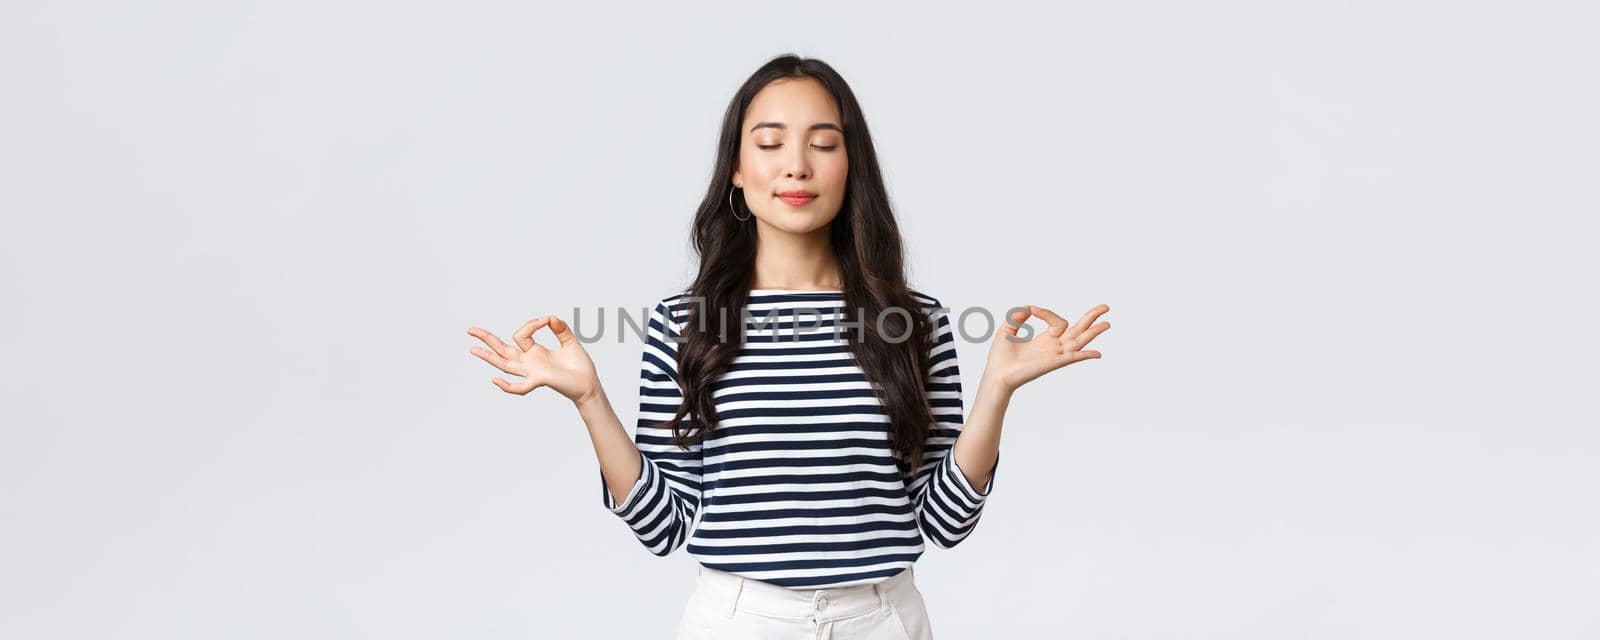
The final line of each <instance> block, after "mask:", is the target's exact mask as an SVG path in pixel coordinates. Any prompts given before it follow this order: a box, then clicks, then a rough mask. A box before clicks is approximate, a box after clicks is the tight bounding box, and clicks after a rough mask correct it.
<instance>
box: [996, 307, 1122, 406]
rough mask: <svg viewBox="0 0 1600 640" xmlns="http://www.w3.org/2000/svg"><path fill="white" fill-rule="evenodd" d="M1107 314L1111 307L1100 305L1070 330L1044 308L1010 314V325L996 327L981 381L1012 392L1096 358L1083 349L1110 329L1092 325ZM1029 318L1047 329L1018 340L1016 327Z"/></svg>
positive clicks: (1106, 324)
mask: <svg viewBox="0 0 1600 640" xmlns="http://www.w3.org/2000/svg"><path fill="white" fill-rule="evenodd" d="M1110 310H1111V307H1109V306H1106V305H1103V304H1102V305H1100V306H1097V307H1095V308H1093V309H1090V310H1089V312H1088V313H1085V314H1083V317H1082V318H1079V319H1078V323H1077V324H1075V325H1071V326H1068V325H1067V321H1066V320H1064V319H1062V318H1061V316H1058V315H1056V313H1055V312H1054V311H1051V310H1049V309H1046V308H1044V307H1038V306H1034V305H1028V306H1027V307H1025V310H1019V311H1016V312H1014V313H1012V314H1011V316H1010V318H1011V322H1007V323H1005V324H1002V325H1001V326H1000V330H999V331H996V332H995V334H994V340H993V341H992V342H991V343H990V345H989V362H988V364H986V365H985V369H984V371H983V376H984V378H986V379H988V380H992V381H993V382H994V383H995V384H998V385H1000V387H1001V388H1002V389H1004V390H1006V391H1008V392H1009V391H1015V390H1016V389H1017V388H1018V387H1021V386H1022V385H1024V384H1026V383H1028V382H1029V381H1032V380H1034V379H1035V378H1038V377H1039V376H1042V375H1044V374H1046V373H1049V372H1051V371H1055V370H1056V369H1060V368H1061V367H1064V366H1067V365H1069V364H1072V363H1074V362H1078V361H1080V360H1092V359H1095V358H1099V357H1100V352H1099V351H1085V350H1084V347H1085V346H1088V344H1089V341H1091V340H1094V338H1095V336H1098V335H1100V334H1101V333H1102V332H1104V331H1105V330H1106V329H1110V328H1111V323H1109V322H1102V323H1100V324H1094V321H1095V320H1096V319H1097V318H1099V317H1100V316H1101V314H1104V313H1105V312H1107V311H1110ZM1031 316H1038V317H1039V319H1040V320H1044V321H1045V324H1047V325H1049V326H1047V327H1045V329H1044V331H1041V332H1039V334H1038V335H1035V336H1033V337H1032V338H1030V339H1027V340H1022V339H1019V338H1018V337H1017V329H1018V327H1020V326H1021V325H1022V324H1023V323H1025V322H1027V321H1028V318H1029V317H1031Z"/></svg>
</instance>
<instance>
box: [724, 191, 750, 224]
mask: <svg viewBox="0 0 1600 640" xmlns="http://www.w3.org/2000/svg"><path fill="white" fill-rule="evenodd" d="M735 191H744V188H743V187H734V188H732V189H729V190H728V208H729V209H733V217H734V219H735V220H738V221H740V222H744V221H746V220H749V219H750V216H751V215H753V214H749V213H746V214H744V217H743V218H740V217H739V207H736V206H734V205H733V192H735Z"/></svg>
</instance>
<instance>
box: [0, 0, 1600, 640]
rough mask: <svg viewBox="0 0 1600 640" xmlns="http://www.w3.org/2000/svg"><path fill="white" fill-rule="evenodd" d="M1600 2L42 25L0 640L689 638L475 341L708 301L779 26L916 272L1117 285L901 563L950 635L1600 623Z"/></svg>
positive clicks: (127, 6)
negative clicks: (609, 313)
mask: <svg viewBox="0 0 1600 640" xmlns="http://www.w3.org/2000/svg"><path fill="white" fill-rule="evenodd" d="M1596 18H1597V14H1596V12H1595V11H1594V10H1593V9H1592V7H1586V6H1583V3H1578V2H1567V3H1561V2H1537V1H1535V2H1517V3H1512V2H1468V3H1461V2H1417V1H1402V2H1395V1H1387V2H1320V3H1273V2H1222V3H1185V2H1158V3H1150V2H1139V3H1081V2H1080V3H1069V4H1060V3H1053V4H1052V5H1051V6H1050V7H1049V8H1042V7H1035V6H1028V5H1012V4H997V3H985V4H984V5H982V6H981V7H980V6H978V5H975V4H967V5H961V6H954V7H937V6H932V5H928V4H925V3H916V4H912V3H833V2H826V3H753V2H745V3H701V4H695V5H693V6H690V5H687V4H682V3H627V4H626V6H624V5H620V4H616V3H601V4H595V5H592V6H589V5H585V6H581V7H580V6H577V5H571V4H564V5H554V6H539V5H535V4H530V3H501V4H491V3H463V4H460V5H450V4H449V3H416V2H278V3H215V2H196V1H192V0H191V1H188V2H176V3H159V4H158V3H112V2H64V3H13V4H10V5H8V6H7V7H6V8H5V9H4V10H3V11H0V73H3V79H4V85H3V88H0V91H3V92H4V94H3V95H4V99H3V100H0V145H3V147H0V207H3V211H4V223H3V224H4V227H3V231H0V238H3V239H0V242H3V247H4V252H3V258H0V259H3V260H4V281H3V290H0V294H3V295H4V300H5V304H6V307H5V308H6V313H5V315H4V320H3V322H4V327H3V331H0V340H3V341H4V345H3V350H4V351H3V352H4V354H5V361H6V362H5V368H4V378H3V380H0V382H3V384H0V393H3V394H4V396H3V398H4V400H3V406H4V417H3V420H0V422H3V431H0V482H3V485H0V486H3V491H4V494H3V497H4V503H3V507H4V508H3V510H0V601H3V602H4V605H3V609H4V613H3V615H0V636H5V637H8V638H286V637H295V638H385V639H398V638H446V637H448V638H573V637H625V636H626V637H653V638H658V637H669V636H670V634H671V632H672V629H673V628H674V627H675V625H676V623H677V620H678V615H679V613H680V612H681V611H682V607H683V604H684V601H685V599H686V598H687V596H688V594H689V592H690V589H691V588H692V586H693V579H694V578H693V571H694V566H695V565H694V563H693V560H692V559H691V558H690V557H689V556H688V555H687V554H686V553H685V551H684V550H683V549H679V550H678V551H677V552H675V553H674V554H672V555H671V556H668V557H666V558H657V557H655V556H652V555H650V554H649V553H648V552H647V551H646V550H645V549H644V547H643V546H642V545H640V544H639V543H638V542H637V541H636V540H634V539H633V538H632V536H631V534H630V533H629V532H628V531H627V529H626V525H625V524H624V523H623V522H622V521H620V519H618V518H616V517H615V516H613V515H611V514H610V513H608V512H607V511H606V510H605V509H604V508H603V506H602V503H601V495H600V481H599V475H598V471H597V465H596V462H595V459H594V455H593V450H592V448H591V446H590V443H589V439H588V436H587V434H586V432H585V430H584V426H583V424H582V422H581V421H580V420H579V419H578V416H577V413H576V412H575V411H574V410H573V408H572V407H571V405H570V403H568V402H567V401H565V400H563V399H562V398H560V397H559V396H558V395H557V394H555V393H553V392H551V391H549V390H542V391H539V392H537V393H535V394H532V395H530V396H528V397H516V396H511V395H507V394H505V393H503V392H501V391H500V390H499V389H497V388H496V387H494V386H493V385H492V384H491V383H490V382H489V380H490V378H491V377H492V376H494V375H496V374H497V373H498V372H497V371H495V370H493V369H492V368H490V367H489V366H488V365H487V364H485V363H483V362H482V361H480V360H478V359H477V358H475V357H473V356H471V355H469V354H468V353H467V350H468V348H469V347H471V346H472V345H473V344H475V343H476V341H475V340H473V339H472V338H470V337H469V336H467V335H466V334H465V330H466V328H467V327H468V326H470V325H480V326H483V327H485V328H488V329H490V330H492V331H496V332H498V333H500V334H501V335H502V336H504V335H507V334H509V333H510V332H511V331H513V330H514V329H515V328H516V327H517V326H519V325H520V324H521V323H522V322H523V321H525V320H527V319H528V318H531V317H533V316H536V315H541V314H546V313H557V314H566V317H568V318H569V319H570V318H571V316H572V314H573V310H574V309H575V308H584V309H591V310H592V309H593V308H595V307H601V306H603V307H607V308H608V309H615V308H616V307H628V308H631V309H641V310H642V309H643V308H645V307H647V306H648V305H650V304H651V303H653V302H654V301H656V300H659V299H660V298H661V297H663V296H665V295H668V294H669V293H672V292H674V291H676V290H677V288H678V287H681V286H683V285H684V284H686V283H687V282H688V281H689V279H690V278H691V277H692V275H693V273H694V266H695V265H694V263H693V256H692V253H691V252H690V250H689V245H688V230H689V223H690V219H691V216H692V214H693V210H694V208H695V206H696V204H697V203H698V201H699V198H700V196H701V195H702V194H703V193H704V191H705V189H706V186H707V181H708V177H709V172H710V169H711V162H712V157H713V156H712V154H713V152H714V147H715V135H716V131H717V125H718V122H719V118H720V116H721V113H722V111H723V109H724V108H725V106H726V104H727V101H728V99H729V97H730V96H731V95H732V93H733V91H734V89H735V88H736V87H737V86H738V84H739V83H740V82H741V81H742V80H743V79H744V78H745V77H746V76H747V75H748V74H749V73H750V72H752V71H753V70H754V69H755V68H756V67H758V66H759V65H760V64H761V63H763V62H764V61H766V60H767V59H768V58H770V57H772V56H774V55H777V54H781V53H784V52H791V51H792V52H795V53H799V54H801V55H808V56H817V57H820V58H822V59H823V60H825V61H827V62H829V63H830V64H832V65H834V66H835V68H837V69H838V70H839V71H840V72H841V73H842V74H843V75H844V77H845V78H846V79H847V80H848V81H849V82H850V83H851V84H852V86H853V87H854V89H855V92H856V94H857V96H858V98H859V99H860V101H861V103H862V105H863V107H864V109H865V111H866V114H867V117H868V122H869V124H870V126H871V131H872V134H873V136H874V140H875V142H876V144H877V149H878V153H879V155H880V158H881V161H882V164H883V167H884V169H885V171H886V175H887V179H888V186H889V189H890V192H891V196H892V198H893V202H894V204H895V206H896V211H897V214H898V216H899V220H900V222H901V225H902V231H903V233H904V237H905V241H906V245H907V248H908V252H909V256H910V260H911V264H910V268H911V273H910V276H911V281H912V284H913V286H915V287H917V288H919V289H921V290H923V291H926V292H928V293H930V294H932V295H934V296H936V297H939V298H940V299H941V300H942V301H943V302H945V304H946V305H948V306H951V307H956V308H962V307H972V306H981V307H985V308H988V309H990V310H991V311H993V312H994V313H1000V312H1001V311H1003V310H1004V309H1005V308H1006V307H1007V306H1009V305H1012V304H1029V303H1031V304H1040V305H1044V306H1048V307H1051V308H1053V309H1055V310H1056V311H1058V312H1060V313H1062V314H1063V315H1066V316H1067V317H1069V318H1072V319H1076V318H1077V317H1078V315H1080V314H1082V313H1083V312H1084V311H1086V310H1087V309H1089V308H1090V307H1092V306H1094V305H1096V304H1100V303H1106V304H1109V305H1111V309H1112V310H1111V312H1110V313H1109V314H1107V316H1105V319H1106V320H1108V321H1110V322H1111V323H1112V327H1113V328H1112V330H1111V331H1109V332H1107V333H1106V334H1104V335H1103V336H1102V337H1101V338H1100V339H1099V340H1097V341H1096V347H1097V348H1098V349H1099V350H1101V351H1103V352H1104V354H1105V357H1104V358H1103V359H1102V360H1099V361H1089V362H1085V363H1080V364H1075V365H1072V366H1069V367H1067V368H1065V369H1062V370H1059V371H1057V372H1054V373H1051V374H1049V375H1047V376H1046V377H1044V378H1041V379H1039V380H1038V381H1036V382H1034V383H1032V384H1030V385H1028V386H1025V387H1023V388H1022V389H1021V390H1020V391H1019V392H1018V393H1017V395H1016V397H1015V399H1014V401H1013V403H1012V404H1011V408H1010V411H1009V413H1007V415H1006V421H1005V434H1004V437H1003V441H1002V444H1001V452H1002V455H1003V459H1004V461H1005V463H1004V464H1003V465H1002V466H1001V468H1000V469H999V471H998V475H997V478H996V481H995V492H994V494H993V498H992V499H991V500H990V502H989V504H988V506H987V508H986V511H985V515H984V517H983V520H982V522H981V524H980V527H979V529H978V530H977V531H976V532H975V533H974V534H973V536H972V537H970V538H968V539H967V540H966V541H965V542H963V543H962V544H961V545H960V546H958V547H957V548H955V549H951V550H944V549H938V548H934V547H932V546H931V545H930V547H929V549H928V551H927V552H926V553H925V555H924V556H923V557H922V559H921V561H920V562H919V563H918V565H917V567H918V574H917V576H918V581H919V583H918V584H919V586H920V587H921V589H922V590H923V592H924V593H925V594H926V597H927V599H928V601H929V606H930V609H931V612H932V617H933V624H934V629H935V630H936V632H937V633H938V635H939V637H941V638H979V637H984V638H1023V637H1071V638H1119V639H1147V638H1148V639H1165V638H1174V639H1209V638H1216V639H1236V638H1262V639H1277V638H1319V639H1320V638H1328V639H1333V638H1339V639H1343V638H1444V637H1450V638H1593V637H1596V635H1600V613H1597V612H1600V608H1597V607H1596V606H1595V604H1596V602H1600V515H1597V512H1596V509H1595V503H1596V500H1597V495H1596V493H1597V488H1600V469H1597V461H1600V435H1597V433H1596V427H1597V423H1600V421H1597V420H1596V411H1595V408H1594V391H1595V388H1596V376H1595V375H1594V366H1595V365H1594V362H1595V356H1596V352H1597V348H1596V347H1597V344H1596V343H1597V340H1596V334H1595V329H1594V328H1595V321H1596V320H1597V318H1596V316H1597V313H1596V304H1595V295H1594V293H1593V286H1594V274H1595V273H1596V267H1597V264H1596V262H1597V261H1596V259H1595V257H1594V249H1593V246H1592V245H1593V244H1594V240H1595V234H1594V225H1593V219H1594V216H1595V215H1596V214H1597V213H1600V195H1597V189H1596V177H1597V175H1600V154H1597V152H1596V149H1600V126H1597V119H1596V118H1595V114H1596V113H1600V89H1597V83H1596V80H1595V79H1596V77H1597V76H1596V68H1595V62H1596V60H1600V46H1597V44H1596V39H1595V38H1594V26H1595V24H1596ZM591 318H592V316H591ZM1035 322H1037V321H1035ZM980 328H981V327H976V328H975V330H976V329H980ZM617 337H618V334H617V333H616V332H615V331H614V330H613V331H611V332H610V333H608V339H607V340H606V341H605V342H603V343H597V344H591V345H588V350H589V352H590V354H591V355H592V356H593V358H594V359H595V361H596V362H597V363H598V365H599V367H600V369H601V372H602V375H603V379H604V383H605V386H606V388H607V390H608V392H609V393H610V395H611V397H612V399H613V401H614V402H615V405H616V408H617V411H618V414H619V416H620V417H621V418H622V420H623V422H624V423H625V424H627V425H629V429H630V431H631V429H632V425H633V421H634V419H635V417H636V412H637V406H636V404H635V403H636V402H637V380H638V367H639V351H640V348H641V344H640V343H639V342H638V341H637V340H636V339H635V338H633V337H632V336H627V337H625V338H624V339H622V340H621V341H618V340H617ZM541 339H542V340H544V341H545V342H546V343H547V344H553V343H551V342H550V339H549V336H548V334H545V335H544V337H543V338H541ZM986 348H987V345H986V344H982V343H970V342H964V343H962V344H961V346H960V358H961V360H960V363H961V367H962V370H963V373H964V374H965V381H966V383H967V387H966V389H965V390H966V394H967V402H968V403H969V407H970V403H971V401H972V396H973V392H974V391H975V388H976V382H977V376H978V375H979V374H980V373H981V372H982V368H983V363H984V356H985V353H986V351H985V350H986Z"/></svg>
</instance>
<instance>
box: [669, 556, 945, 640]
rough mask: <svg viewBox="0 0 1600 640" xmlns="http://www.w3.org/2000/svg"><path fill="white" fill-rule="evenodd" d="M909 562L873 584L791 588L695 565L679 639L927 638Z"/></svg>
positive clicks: (929, 627)
mask: <svg viewBox="0 0 1600 640" xmlns="http://www.w3.org/2000/svg"><path fill="white" fill-rule="evenodd" d="M912 569H913V567H906V568H905V570H904V571H901V572H900V573H899V574H897V575H895V576H894V577H891V578H889V579H887V580H884V581H882V582H879V583H877V584H862V585H853V586H849V587H836V588H833V589H789V588H785V587H780V586H778V585H775V584H770V583H766V582H761V581H760V580H751V579H748V578H744V577H742V576H738V575H735V574H732V573H728V572H726V571H719V570H717V569H712V568H709V567H706V566H704V565H701V566H700V567H699V575H698V576H696V578H695V589H694V593H692V594H690V595H689V602H688V605H687V606H686V607H684V611H683V619H682V620H681V622H679V624H678V636H677V638H678V640H710V639H713V638H715V639H718V640H731V639H734V638H761V639H771V640H791V639H792V640H823V639H830V638H831V639H833V640H931V639H932V638H933V628H932V625H930V624H929V622H928V607H927V605H926V603H924V602H923V600H922V592H921V591H919V590H917V585H916V583H915V580H914V578H915V574H914V573H913V572H912Z"/></svg>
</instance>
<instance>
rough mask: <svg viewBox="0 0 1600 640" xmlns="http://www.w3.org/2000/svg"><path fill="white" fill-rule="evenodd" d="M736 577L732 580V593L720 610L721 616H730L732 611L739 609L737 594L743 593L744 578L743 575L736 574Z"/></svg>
mask: <svg viewBox="0 0 1600 640" xmlns="http://www.w3.org/2000/svg"><path fill="white" fill-rule="evenodd" d="M737 578H738V579H736V580H734V581H733V593H732V594H729V597H728V602H727V607H726V608H725V609H724V610H723V612H722V615H723V617H726V618H732V617H733V613H734V612H735V611H738V610H739V596H740V594H742V593H744V581H745V578H744V576H737Z"/></svg>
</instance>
